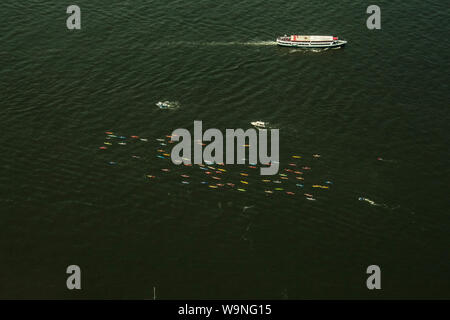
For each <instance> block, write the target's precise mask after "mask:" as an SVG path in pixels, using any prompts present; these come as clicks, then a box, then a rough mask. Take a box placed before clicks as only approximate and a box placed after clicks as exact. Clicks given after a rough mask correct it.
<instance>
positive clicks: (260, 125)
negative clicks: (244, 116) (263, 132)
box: [250, 121, 268, 128]
mask: <svg viewBox="0 0 450 320" xmlns="http://www.w3.org/2000/svg"><path fill="white" fill-rule="evenodd" d="M250 124H251V125H252V126H254V127H257V128H267V124H268V123H267V122H263V121H253V122H250Z"/></svg>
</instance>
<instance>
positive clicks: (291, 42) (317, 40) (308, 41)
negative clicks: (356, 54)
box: [277, 35, 347, 48]
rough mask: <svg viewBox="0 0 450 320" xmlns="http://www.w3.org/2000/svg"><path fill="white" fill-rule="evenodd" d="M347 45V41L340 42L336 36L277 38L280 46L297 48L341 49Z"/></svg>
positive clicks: (285, 36)
mask: <svg viewBox="0 0 450 320" xmlns="http://www.w3.org/2000/svg"><path fill="white" fill-rule="evenodd" d="M346 43H347V41H345V40H339V39H338V37H334V36H302V35H292V36H287V35H284V36H282V37H278V38H277V44H278V45H279V46H283V47H296V48H339V47H343V46H345V44H346Z"/></svg>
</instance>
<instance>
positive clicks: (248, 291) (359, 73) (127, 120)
mask: <svg viewBox="0 0 450 320" xmlns="http://www.w3.org/2000/svg"><path fill="white" fill-rule="evenodd" d="M76 4H77V5H79V6H80V7H81V11H82V30H80V31H75V32H73V31H72V32H71V31H68V30H67V29H66V17H67V15H66V13H65V11H66V7H67V5H69V4H63V3H61V1H37V0H33V1H12V0H6V1H2V3H1V5H0V8H1V9H0V40H1V42H0V43H1V45H0V106H1V108H0V120H1V122H2V141H1V145H0V151H1V155H2V158H3V161H2V164H1V168H2V174H1V175H0V298H139V299H141V298H145V299H150V298H153V287H156V290H157V296H158V298H160V299H168V298H203V299H206V298H276V299H278V298H279V299H281V298H289V299H298V298H450V289H449V284H450V276H449V275H450V259H449V258H450V255H449V244H450V235H449V233H448V228H449V223H450V213H449V211H448V207H449V206H448V205H449V202H448V182H449V160H448V159H449V155H450V154H449V148H448V146H449V134H448V129H449V125H448V123H449V108H448V102H449V88H448V83H449V81H448V80H449V77H448V72H449V59H448V52H449V45H448V43H449V42H448V38H449V36H450V34H449V27H448V26H449V23H448V20H449V9H448V6H447V5H446V4H445V3H444V2H443V1H438V0H429V1H419V0H413V1H409V2H408V3H407V4H405V3H404V2H400V1H396V2H395V3H394V2H392V1H378V2H377V3H376V4H377V5H379V6H380V7H381V11H382V29H381V30H378V31H370V30H368V29H367V28H366V18H367V17H368V15H367V14H366V13H365V11H366V8H367V6H368V5H370V4H373V3H372V2H370V3H369V2H366V1H350V0H343V1H339V4H337V3H336V2H335V1H328V0H327V1H325V0H324V1H320V2H318V1H276V2H271V3H270V2H267V1H257V0H249V1H243V2H239V3H238V2H236V1H221V2H217V1H206V0H201V1H104V0H101V1H95V2H93V1H85V0H80V1H77V2H76ZM285 33H287V34H291V33H303V34H335V35H338V36H339V37H341V38H344V39H346V40H348V41H349V44H348V46H347V47H346V48H345V49H341V50H329V51H321V52H311V51H302V50H290V49H288V48H278V47H277V46H275V45H273V43H271V41H273V40H274V39H275V38H276V36H278V35H282V34H285ZM166 99H167V100H176V101H179V102H180V104H181V107H180V108H178V109H176V110H159V109H158V108H157V107H156V106H155V103H156V102H158V101H160V100H166ZM194 120H202V121H203V125H204V127H205V128H220V129H225V128H248V127H249V123H250V122H251V121H256V120H263V121H268V122H270V123H272V124H273V125H274V126H275V127H277V128H279V129H280V136H281V138H280V157H281V168H282V170H283V169H284V168H288V167H289V166H288V163H291V162H293V159H292V158H291V156H292V155H302V156H303V158H302V159H301V160H296V163H297V164H298V165H299V166H304V165H306V166H310V167H311V168H312V170H310V172H307V173H306V172H305V181H304V184H305V188H304V189H303V190H301V189H299V188H298V187H296V186H295V183H296V182H295V181H291V180H292V177H291V178H290V180H289V181H285V182H283V184H284V185H285V191H289V190H290V191H293V192H296V194H295V196H289V195H286V194H284V193H283V192H278V193H277V192H276V193H274V194H272V195H267V194H265V193H264V190H265V189H272V190H273V189H274V188H275V187H278V185H271V186H269V187H267V186H266V185H263V183H262V182H261V181H260V180H261V177H259V176H258V174H257V173H255V171H251V170H252V169H249V168H246V167H244V168H241V167H239V166H233V167H229V168H228V167H226V169H227V170H228V172H227V181H230V182H233V183H235V184H237V185H239V183H240V182H239V181H240V180H242V178H241V177H240V176H239V172H243V171H245V172H250V173H251V175H250V176H249V177H248V179H247V180H248V181H249V182H250V184H249V185H248V186H246V188H247V192H246V193H240V192H238V191H236V188H235V189H232V188H228V189H227V188H219V189H217V190H213V189H210V188H208V187H207V186H205V185H202V184H200V181H203V180H205V179H206V180H207V179H209V180H208V181H211V179H210V178H208V177H205V174H204V172H202V170H198V168H180V167H175V166H173V165H170V164H169V162H168V161H167V160H162V159H158V158H156V155H157V154H158V152H157V151H156V150H157V149H158V148H160V146H158V142H157V141H156V140H155V139H156V138H160V137H164V136H165V135H166V134H169V133H170V132H171V131H172V130H174V129H176V128H179V127H187V128H192V124H193V121H194ZM108 130H111V131H114V132H115V133H116V134H118V135H125V136H127V137H129V136H131V135H139V136H141V137H145V138H148V139H149V142H148V143H144V142H135V143H132V142H129V144H128V145H126V146H120V145H117V144H115V145H113V146H110V147H109V148H108V149H107V150H99V146H102V145H103V143H104V141H107V140H105V133H104V132H105V131H108ZM130 140H131V139H127V141H130ZM165 150H167V151H169V152H170V148H168V147H165ZM316 153H318V154H320V155H321V158H318V159H316V158H313V157H312V155H313V154H316ZM132 155H139V156H140V157H141V158H140V159H136V158H132ZM378 157H382V158H383V159H387V160H392V161H378V160H377V158H378ZM109 161H116V162H117V165H114V166H111V165H108V162H109ZM161 168H171V169H172V171H171V172H170V173H167V174H165V175H164V174H163V173H162V172H161V171H160V169H161ZM252 172H253V173H252ZM183 173H185V174H189V175H190V181H191V184H189V185H183V184H181V183H180V182H181V180H182V178H180V174H183ZM280 173H281V171H280ZM145 174H155V175H157V178H156V179H154V180H149V179H146V178H145ZM269 179H272V180H273V179H275V178H269ZM325 180H331V181H332V182H333V185H332V186H331V187H330V189H328V190H318V189H313V188H311V185H312V184H315V183H317V184H323V182H324V181H325ZM298 182H299V181H297V183H298ZM303 193H314V196H315V198H316V199H317V201H306V200H305V197H304V195H303ZM359 197H367V198H369V199H371V200H373V201H375V202H376V203H378V204H380V206H371V205H370V204H369V203H367V202H364V201H358V198H359ZM244 206H253V207H252V208H249V209H247V210H245V211H244V212H243V207H244ZM71 264H76V265H79V266H80V267H81V269H82V287H83V289H82V290H81V291H79V292H73V291H69V290H67V289H66V277H67V275H66V273H65V269H66V267H67V266H68V265H71ZM371 264H377V265H379V266H380V267H381V270H382V290H381V291H378V292H373V291H369V290H367V288H366V285H365V283H366V278H367V275H366V273H365V271H366V268H367V266H369V265H371Z"/></svg>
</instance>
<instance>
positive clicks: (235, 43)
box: [165, 41, 277, 47]
mask: <svg viewBox="0 0 450 320" xmlns="http://www.w3.org/2000/svg"><path fill="white" fill-rule="evenodd" d="M165 45H169V46H208V47H223V46H255V47H259V46H276V45H277V42H276V41H247V42H240V41H229V42H222V41H210V42H201V41H175V42H166V43H165Z"/></svg>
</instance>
